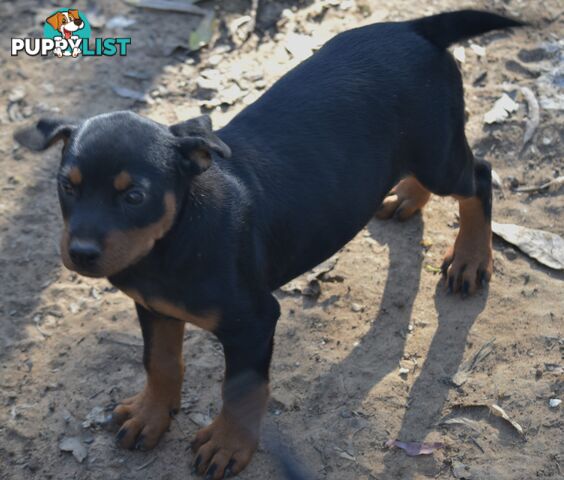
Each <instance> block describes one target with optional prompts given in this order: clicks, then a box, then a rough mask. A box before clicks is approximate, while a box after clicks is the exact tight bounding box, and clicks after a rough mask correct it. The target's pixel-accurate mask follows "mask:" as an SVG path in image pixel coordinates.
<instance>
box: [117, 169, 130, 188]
mask: <svg viewBox="0 0 564 480" xmlns="http://www.w3.org/2000/svg"><path fill="white" fill-rule="evenodd" d="M131 183H132V180H131V175H129V173H127V172H126V171H125V170H123V171H121V172H120V173H119V174H118V175H117V176H116V178H114V188H115V189H116V190H117V191H119V192H121V191H123V190H125V189H126V188H127V187H129V186H130V185H131Z"/></svg>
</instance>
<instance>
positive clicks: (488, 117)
mask: <svg viewBox="0 0 564 480" xmlns="http://www.w3.org/2000/svg"><path fill="white" fill-rule="evenodd" d="M518 108H519V105H518V104H517V103H516V102H515V101H514V100H513V99H512V98H511V97H510V96H509V95H507V93H504V94H503V95H502V96H501V97H500V98H499V99H498V100H497V101H496V102H495V103H494V106H493V107H492V109H491V110H490V111H489V112H487V113H486V114H485V115H484V121H485V122H486V123H487V124H488V125H489V124H491V123H499V122H503V121H504V120H506V119H507V118H508V117H509V114H510V113H513V112H516V111H517V109H518Z"/></svg>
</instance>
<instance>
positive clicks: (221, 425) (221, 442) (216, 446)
mask: <svg viewBox="0 0 564 480" xmlns="http://www.w3.org/2000/svg"><path fill="white" fill-rule="evenodd" d="M267 402H268V385H267V384H262V385H261V386H259V387H256V388H255V390H254V391H253V392H252V393H250V394H248V395H246V396H245V397H243V398H240V399H238V401H237V402H236V403H232V404H224V405H223V408H222V410H221V413H220V414H219V416H218V417H217V418H216V419H215V420H214V421H213V423H212V424H211V425H209V426H207V427H205V428H202V429H201V430H200V431H199V432H198V433H197V434H196V438H195V439H194V441H193V442H192V450H193V452H194V453H195V454H196V455H195V464H194V465H195V468H196V470H197V471H198V473H199V474H201V475H203V474H204V473H206V474H207V475H209V478H211V479H213V480H219V479H222V478H224V475H225V476H226V477H227V476H230V475H237V474H238V473H239V472H241V471H242V470H243V469H244V468H245V467H246V466H247V465H248V464H249V462H250V461H251V458H252V456H253V454H254V453H255V450H256V449H257V445H258V439H259V431H260V424H261V421H262V417H263V416H264V413H265V411H266V405H267ZM206 478H208V477H206Z"/></svg>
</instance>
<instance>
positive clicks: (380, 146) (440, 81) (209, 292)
mask: <svg viewBox="0 0 564 480" xmlns="http://www.w3.org/2000/svg"><path fill="white" fill-rule="evenodd" d="M518 25H520V23H519V22H516V21H513V20H509V19H506V18H503V17H500V16H497V15H494V14H490V13H484V12H477V11H460V12H452V13H444V14H440V15H436V16H432V17H428V18H422V19H419V20H414V21H409V22H400V23H382V24H375V25H370V26H366V27H362V28H358V29H355V30H351V31H347V32H344V33H341V34H339V35H338V36H336V37H335V38H334V39H332V40H331V41H329V42H328V43H327V44H326V45H325V46H324V47H323V48H322V49H321V50H319V51H318V52H317V53H316V54H315V55H313V56H312V57H311V58H309V59H308V60H306V61H305V62H303V63H302V64H301V65H299V66H298V67H297V68H295V69H294V70H292V71H290V72H289V73H288V74H286V75H285V76H284V77H282V78H281V79H280V80H279V81H278V82H276V84H274V86H273V87H272V88H270V89H269V90H268V91H267V92H266V93H265V94H264V95H263V96H262V97H261V98H260V99H259V100H258V101H257V102H255V103H254V104H253V105H251V106H249V107H247V108H246V109H245V110H243V111H242V112H241V113H240V114H239V115H237V116H236V117H235V118H234V119H233V120H232V121H231V123H229V124H228V125H227V126H226V127H225V128H223V129H221V130H219V131H217V132H214V131H213V130H212V126H211V122H210V119H209V118H208V117H205V116H204V117H199V118H195V119H191V120H187V121H185V122H182V123H179V124H176V125H172V126H170V127H169V126H165V125H161V124H159V123H156V122H154V121H151V120H148V119H146V118H143V117H140V116H138V115H136V114H134V113H131V112H115V113H110V114H104V115H98V116H95V117H93V118H90V119H88V120H85V121H80V122H73V121H69V120H64V119H43V120H41V121H39V123H38V124H37V125H36V126H34V127H31V128H29V129H25V130H23V131H20V132H19V133H18V134H17V135H16V138H17V139H18V140H19V141H20V142H21V143H22V144H24V145H27V146H29V147H30V148H32V149H35V150H43V149H46V148H47V147H49V146H50V145H52V144H54V143H55V142H57V141H60V140H62V141H63V142H64V148H63V153H62V161H61V165H60V169H59V176H58V193H59V198H60V204H61V209H62V215H63V220H64V229H63V235H62V242H61V252H62V258H63V263H64V264H65V266H67V267H68V268H69V269H71V270H74V271H76V272H79V273H80V274H82V275H86V276H91V277H108V279H109V281H110V282H111V283H112V284H113V285H115V286H116V287H117V288H119V289H120V290H122V291H123V292H124V293H125V294H127V295H129V296H130V297H131V298H132V299H133V300H134V302H135V307H136V309H137V314H138V317H139V322H140V324H141V329H142V332H143V338H144V344H145V347H144V364H145V369H146V372H147V382H146V385H145V388H144V390H143V391H141V392H140V393H139V394H137V395H135V396H133V397H131V398H129V399H127V400H124V401H123V402H122V403H121V404H120V405H119V406H118V407H117V408H116V409H115V411H114V416H115V420H116V421H117V422H118V423H119V424H121V429H120V430H119V432H118V434H117V440H118V442H119V443H120V444H121V445H122V446H124V447H128V448H133V447H136V448H140V449H148V448H152V447H153V446H155V445H156V443H157V441H158V440H159V438H160V437H161V435H162V434H163V433H164V432H165V431H166V429H167V428H168V426H169V423H170V416H171V414H173V413H174V412H176V411H177V410H178V408H179V405H180V390H181V384H182V379H183V376H184V364H183V356H182V339H183V333H184V325H185V322H190V323H192V324H194V325H197V326H199V327H201V328H203V329H206V330H208V331H210V332H213V333H214V334H215V335H216V336H217V337H218V338H219V340H220V342H221V344H222V345H223V350H224V354H225V381H224V384H223V408H222V410H221V413H220V414H219V416H218V417H217V418H216V419H215V420H214V421H213V423H212V424H211V425H209V426H208V427H205V428H203V429H201V430H200V431H199V432H198V433H197V435H196V438H195V440H194V442H193V444H192V447H193V450H194V452H195V462H194V467H195V469H196V470H197V472H199V473H200V474H205V475H206V478H209V479H215V480H217V479H220V478H223V477H224V476H229V475H231V474H237V473H239V472H240V471H241V470H243V468H245V466H246V465H247V464H248V463H249V461H250V460H251V457H252V455H253V452H254V451H255V449H256V447H257V442H258V438H259V427H260V424H261V419H262V417H263V415H264V412H265V410H266V405H267V399H268V391H269V389H268V383H269V365H270V360H271V356H272V350H273V338H274V330H275V326H276V322H277V320H278V317H279V316H280V307H279V304H278V301H277V300H276V298H275V297H274V296H273V295H272V293H271V292H273V291H274V290H276V289H277V288H279V287H280V286H281V285H284V284H285V283H286V282H288V281H289V280H291V279H293V278H294V277H296V276H297V275H300V274H302V273H303V272H305V271H307V270H309V269H311V268H312V267H314V266H315V265H317V264H318V263H320V262H321V261H323V260H324V259H326V258H328V257H329V256H331V255H332V254H334V253H335V252H336V251H337V250H338V249H340V248H341V247H343V245H345V244H346V243H347V242H348V241H349V240H351V239H352V238H353V237H354V236H355V235H356V234H357V233H358V232H359V231H360V230H361V229H362V228H363V227H364V226H365V225H366V223H367V222H368V221H369V220H370V218H371V217H372V216H373V215H374V214H375V213H376V214H377V215H378V216H379V217H381V218H390V217H392V216H395V217H397V218H400V219H406V218H408V217H410V216H411V215H413V214H414V213H415V212H416V211H418V210H420V209H421V208H423V206H424V205H425V203H426V202H427V201H428V199H429V196H430V194H431V192H433V193H435V194H438V195H453V196H454V197H455V198H456V199H457V200H458V203H459V210H460V230H459V232H458V236H457V238H456V241H455V243H454V246H453V247H452V248H451V249H450V250H449V252H448V253H447V255H446V257H445V261H444V264H443V273H444V277H445V278H446V283H447V286H448V289H449V290H450V291H451V292H461V293H462V294H463V295H467V294H471V293H473V292H474V291H475V290H476V288H477V287H479V286H480V285H484V284H485V283H486V282H487V281H488V280H489V279H490V276H491V274H492V240H491V228H490V220H491V201H492V194H491V173H490V172H491V171H490V166H489V165H488V164H487V163H486V162H483V161H477V160H475V159H474V157H473V155H472V152H471V151H470V148H469V146H468V143H467V141H466V136H465V133H464V101H463V92H462V81H461V75H460V72H459V71H458V68H457V66H456V63H455V61H454V60H453V58H452V56H451V55H450V54H449V53H448V52H447V50H446V47H448V46H449V45H450V44H452V43H454V42H457V41H460V40H463V39H466V38H468V37H470V36H472V35H478V34H480V33H483V32H486V31H488V30H492V29H496V28H507V27H513V26H518ZM398 182H399V183H398ZM394 185H395V187H394ZM392 187H394V188H393V189H392ZM390 189H392V191H391V195H389V196H386V194H387V193H388V192H389V191H390Z"/></svg>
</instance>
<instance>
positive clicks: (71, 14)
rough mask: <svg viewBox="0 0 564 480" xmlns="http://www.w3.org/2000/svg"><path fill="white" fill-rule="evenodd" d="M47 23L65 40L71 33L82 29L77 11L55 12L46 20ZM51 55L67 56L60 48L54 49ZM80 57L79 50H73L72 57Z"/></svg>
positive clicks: (81, 22) (82, 23)
mask: <svg viewBox="0 0 564 480" xmlns="http://www.w3.org/2000/svg"><path fill="white" fill-rule="evenodd" d="M46 21H47V23H48V24H49V25H51V26H52V27H53V28H54V29H55V30H57V32H60V34H61V35H62V37H63V38H64V39H65V40H69V39H70V38H71V37H72V36H73V33H74V32H76V31H77V30H80V29H81V28H84V22H83V21H82V19H81V18H80V15H79V14H78V10H67V11H66V12H65V11H62V12H55V13H54V14H53V15H51V16H50V17H48V18H47V20H46ZM53 53H54V54H55V55H57V57H59V58H60V57H62V56H63V55H69V54H68V53H63V51H62V50H61V49H60V48H55V49H54V50H53ZM79 55H80V48H73V50H72V56H73V57H78V56H79Z"/></svg>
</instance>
